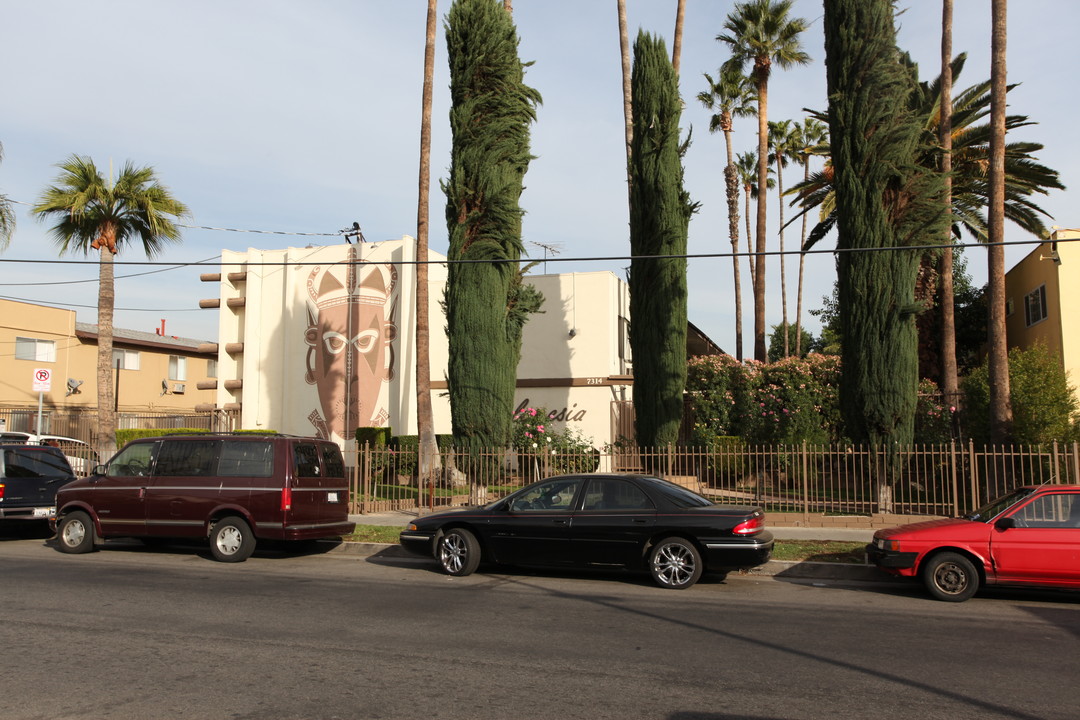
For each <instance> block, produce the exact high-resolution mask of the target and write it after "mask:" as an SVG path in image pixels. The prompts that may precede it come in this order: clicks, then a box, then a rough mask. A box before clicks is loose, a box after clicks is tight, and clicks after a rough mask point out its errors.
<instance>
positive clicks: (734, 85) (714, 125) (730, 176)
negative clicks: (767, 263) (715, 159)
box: [698, 69, 754, 361]
mask: <svg viewBox="0 0 1080 720" xmlns="http://www.w3.org/2000/svg"><path fill="white" fill-rule="evenodd" d="M717 78H718V79H717V80H713V77H712V76H711V75H709V73H705V81H706V82H707V83H708V84H709V89H708V90H702V91H701V92H699V93H698V100H699V101H700V102H701V104H702V105H704V106H705V107H706V108H707V109H709V110H716V111H717V112H716V113H715V114H713V116H712V118H711V119H710V120H709V132H717V131H721V132H723V133H724V146H725V148H726V149H727V164H726V165H725V166H724V185H725V190H726V193H727V206H728V236H729V238H730V239H731V252H732V255H731V263H732V266H733V268H734V271H735V357H736V359H738V360H740V361H741V360H742V359H743V336H742V327H743V325H742V280H741V277H740V273H739V256H738V252H739V171H738V170H737V169H736V168H735V162H734V152H733V150H732V147H731V131H732V124H731V121H732V118H733V117H748V116H750V115H753V114H754V89H753V85H752V83H751V82H750V78H748V77H746V76H745V75H743V74H742V73H735V72H732V71H731V70H724V69H721V70H720V72H719V73H717ZM747 221H749V215H748V216H747ZM747 239H749V233H748V234H747Z"/></svg>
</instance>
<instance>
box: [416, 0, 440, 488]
mask: <svg viewBox="0 0 1080 720" xmlns="http://www.w3.org/2000/svg"><path fill="white" fill-rule="evenodd" d="M437 4H438V0H428V11H427V40H426V43H425V45H424V90H423V99H422V109H421V119H420V183H419V184H420V188H419V198H418V201H417V209H416V425H417V434H418V436H419V458H418V461H419V462H418V465H419V470H420V477H421V478H427V477H429V476H430V474H431V472H432V471H433V470H434V469H435V468H437V467H438V466H439V464H440V463H439V451H438V445H437V444H436V443H435V427H434V425H435V420H434V417H433V413H432V409H431V344H430V342H429V332H430V330H429V320H428V307H429V306H428V265H427V260H428V220H429V215H430V207H429V201H430V194H431V104H432V87H433V85H434V77H435V28H436V5H437Z"/></svg>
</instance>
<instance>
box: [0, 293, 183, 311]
mask: <svg viewBox="0 0 1080 720" xmlns="http://www.w3.org/2000/svg"><path fill="white" fill-rule="evenodd" d="M0 300H13V301H15V302H25V303H32V304H34V305H59V306H61V307H72V308H89V309H93V310H97V309H98V306H97V305H79V304H78V303H64V302H57V301H56V300H29V299H27V298H20V297H14V296H12V295H0ZM203 309H204V308H176V309H174V308H123V307H114V308H113V310H124V311H126V312H154V313H163V312H170V313H174V312H199V311H201V310H203Z"/></svg>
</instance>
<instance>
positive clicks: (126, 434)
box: [116, 428, 277, 448]
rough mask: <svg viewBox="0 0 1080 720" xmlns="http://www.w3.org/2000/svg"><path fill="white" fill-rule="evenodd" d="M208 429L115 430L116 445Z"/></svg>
mask: <svg viewBox="0 0 1080 720" xmlns="http://www.w3.org/2000/svg"><path fill="white" fill-rule="evenodd" d="M234 432H235V433H236V434H241V433H251V434H254V435H276V434H277V430H235V431H234ZM209 433H210V431H209V430H202V429H200V428H153V429H138V430H117V431H116V447H118V448H122V447H124V446H125V445H127V444H128V443H129V442H131V441H132V440H138V439H139V438H147V437H162V436H163V435H206V434H209Z"/></svg>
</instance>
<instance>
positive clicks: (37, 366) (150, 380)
mask: <svg viewBox="0 0 1080 720" xmlns="http://www.w3.org/2000/svg"><path fill="white" fill-rule="evenodd" d="M199 345H200V343H199V342H198V341H196V340H191V339H187V338H179V337H173V336H169V335H166V334H165V331H164V322H163V323H162V327H161V328H159V329H158V330H157V331H156V332H141V331H137V330H124V329H115V330H114V331H113V362H114V366H115V365H116V363H119V365H120V369H119V370H116V371H114V382H117V380H116V379H117V378H118V382H117V385H116V387H117V410H118V411H119V413H120V415H121V419H120V423H121V424H120V426H121V427H129V426H133V425H130V424H128V423H125V422H124V418H125V416H136V415H138V416H144V415H193V414H194V413H195V406H196V405H197V404H199V403H205V402H208V401H211V402H212V401H213V397H214V393H213V392H211V391H206V390H198V389H197V388H196V383H198V382H200V381H204V380H205V379H206V378H209V377H214V376H215V375H216V372H217V371H216V366H217V356H216V354H215V353H213V352H206V351H205V350H202V351H200V349H199ZM42 371H44V372H42ZM46 384H47V385H48V388H49V389H48V390H47V391H45V390H42V391H40V392H39V390H40V388H42V387H44V385H46ZM39 395H40V400H41V407H42V413H43V417H42V425H43V427H41V428H38V427H37V413H38V400H39ZM96 409H97V326H96V325H91V324H87V323H79V322H76V321H75V311H73V310H64V309H60V308H53V307H47V306H44V305H35V304H32V303H24V302H15V301H12V300H0V420H2V421H3V424H4V426H5V427H6V429H7V430H22V431H28V432H41V433H46V432H48V433H52V434H57V435H70V436H73V437H78V438H79V439H81V440H89V437H81V436H82V435H83V434H86V433H88V431H89V430H88V428H89V424H88V423H87V422H79V421H76V420H73V419H72V418H73V417H78V416H85V417H86V418H89V417H90V416H91V415H92V414H93V412H94V411H95V410H96ZM84 428H85V429H84Z"/></svg>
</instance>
